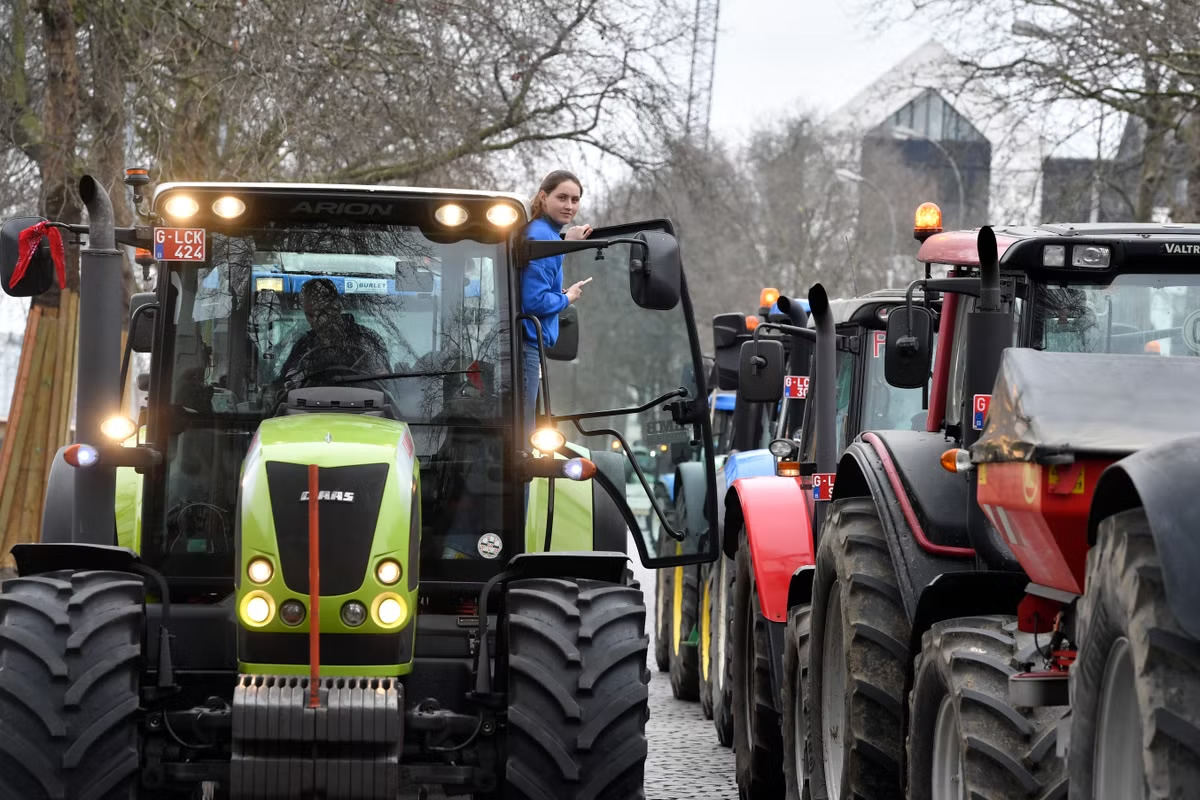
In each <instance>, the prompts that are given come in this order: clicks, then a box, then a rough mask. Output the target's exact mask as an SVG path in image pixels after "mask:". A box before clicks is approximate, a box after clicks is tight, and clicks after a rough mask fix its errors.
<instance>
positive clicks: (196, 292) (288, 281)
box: [171, 226, 507, 424]
mask: <svg viewBox="0 0 1200 800" xmlns="http://www.w3.org/2000/svg"><path fill="white" fill-rule="evenodd" d="M501 247H502V246H501V245H498V244H482V243H479V242H475V241H471V240H464V241H459V242H455V243H453V244H440V243H436V242H433V241H430V240H429V239H427V238H425V236H424V235H422V233H421V232H420V230H419V229H417V228H415V227H408V226H391V227H375V228H370V229H363V228H355V229H350V228H335V227H329V228H305V229H295V228H289V229H286V230H267V229H263V230H248V231H243V232H241V233H240V235H237V236H231V235H225V234H221V233H212V234H210V244H209V249H210V253H211V257H210V260H209V261H208V262H207V263H205V264H201V265H198V266H195V265H184V266H181V267H180V268H179V269H178V270H176V271H175V272H173V273H172V275H171V282H172V285H173V287H174V288H175V290H176V293H175V302H174V306H175V307H174V315H173V316H174V321H175V325H176V331H175V358H174V374H173V380H172V391H173V399H174V402H175V403H176V404H177V405H180V406H182V407H184V408H186V409H187V410H189V411H192V412H197V413H212V414H218V415H232V414H236V415H239V416H243V417H245V416H257V417H267V416H271V415H272V414H273V413H274V412H275V411H276V409H277V407H278V405H279V403H281V402H283V401H284V400H285V399H286V392H287V390H288V389H291V388H299V387H309V386H335V385H342V384H341V381H344V380H345V379H347V378H349V377H352V376H355V375H371V374H382V373H405V374H411V375H413V376H414V377H406V378H399V377H398V378H389V379H380V380H376V381H371V382H369V383H355V384H354V385H356V386H360V387H363V388H370V389H376V390H379V391H383V392H384V393H385V395H386V400H387V401H388V402H389V403H390V404H392V405H393V406H394V409H395V414H396V416H397V418H399V419H403V420H405V421H408V422H412V423H418V424H419V423H430V422H433V421H435V420H437V419H438V418H439V416H440V415H443V414H444V413H447V412H450V411H451V410H453V411H454V413H455V415H456V416H463V415H466V416H468V417H471V418H474V419H477V420H498V419H499V418H500V417H501V416H502V413H503V408H502V406H501V404H500V402H499V400H500V391H499V389H500V379H501V376H502V373H503V370H501V369H500V365H501V364H502V363H506V362H505V360H504V359H503V358H502V352H501V351H502V349H503V350H505V351H506V350H507V343H506V342H505V343H504V344H502V340H504V339H505V337H504V336H502V335H501V326H500V320H501V319H503V318H504V317H503V315H502V313H501V310H500V304H501V297H502V296H503V292H502V291H500V289H501V288H502V287H503V285H504V279H503V271H502V269H501V268H500V266H501V264H502V253H503V251H502V249H501ZM463 398H469V399H471V400H473V401H475V402H471V403H466V402H462V403H457V407H455V408H453V409H452V408H451V406H453V405H455V402H454V401H456V400H459V399H463Z"/></svg>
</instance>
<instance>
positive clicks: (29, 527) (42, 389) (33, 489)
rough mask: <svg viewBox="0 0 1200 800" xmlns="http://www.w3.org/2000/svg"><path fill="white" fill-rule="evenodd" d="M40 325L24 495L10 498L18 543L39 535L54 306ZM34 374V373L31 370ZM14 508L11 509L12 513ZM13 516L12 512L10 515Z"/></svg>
mask: <svg viewBox="0 0 1200 800" xmlns="http://www.w3.org/2000/svg"><path fill="white" fill-rule="evenodd" d="M51 320H52V321H53V324H50V325H46V324H44V323H46V322H47V321H51ZM42 322H43V324H42V325H40V326H38V340H39V341H38V348H39V349H40V350H41V373H40V374H41V376H42V379H41V380H40V381H30V382H29V383H30V389H31V390H33V393H32V398H31V399H32V401H33V405H32V406H31V407H30V409H31V410H32V411H34V413H33V414H32V415H31V416H32V417H33V418H32V419H31V420H30V422H31V425H30V429H29V443H30V445H31V446H30V447H29V448H27V453H26V456H25V459H24V463H23V464H22V466H23V469H22V474H21V475H20V480H21V482H22V486H21V487H18V491H21V489H22V488H23V489H24V495H23V496H22V495H21V494H18V495H17V496H16V497H15V498H14V500H18V499H19V500H20V501H21V503H20V508H19V512H20V516H19V517H18V518H17V519H18V523H17V537H18V541H21V542H36V541H37V540H38V539H40V538H41V532H42V506H43V505H45V501H46V481H45V474H46V462H47V461H48V460H49V456H48V455H47V454H46V435H47V434H46V432H47V431H48V430H49V429H50V414H49V413H48V412H49V407H50V399H51V397H52V395H53V393H54V384H55V382H56V381H55V377H56V376H55V374H54V372H53V369H54V356H55V347H56V344H57V342H58V339H59V338H60V334H61V330H60V324H61V319H60V318H59V314H58V310H57V309H48V313H47V314H46V316H45V317H43V319H42ZM35 374H37V373H35ZM17 510H18V509H14V512H15V511H17ZM14 516H15V515H14Z"/></svg>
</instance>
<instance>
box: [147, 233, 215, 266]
mask: <svg viewBox="0 0 1200 800" xmlns="http://www.w3.org/2000/svg"><path fill="white" fill-rule="evenodd" d="M204 241H205V236H204V228H155V229H154V258H155V260H156V261H203V260H204Z"/></svg>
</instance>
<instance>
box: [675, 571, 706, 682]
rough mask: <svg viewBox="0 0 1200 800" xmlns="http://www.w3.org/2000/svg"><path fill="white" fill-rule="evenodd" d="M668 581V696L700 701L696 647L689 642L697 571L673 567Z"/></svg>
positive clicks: (696, 588) (693, 625) (695, 614)
mask: <svg viewBox="0 0 1200 800" xmlns="http://www.w3.org/2000/svg"><path fill="white" fill-rule="evenodd" d="M672 571H673V572H674V573H675V574H674V575H673V576H672V578H671V598H670V599H671V610H670V619H668V620H667V622H668V624H669V625H670V630H671V650H670V653H669V655H670V657H671V669H670V675H671V694H673V695H674V696H675V699H676V700H684V701H687V702H693V703H694V702H695V701H697V700H699V699H700V648H699V647H698V646H697V645H696V644H695V643H693V642H692V641H691V638H692V632H693V631H694V630H696V621H697V617H698V614H697V613H696V612H697V611H698V609H697V605H698V602H697V597H698V595H699V591H698V586H697V584H698V583H699V572H700V568H699V567H698V566H696V565H691V566H687V567H675V569H674V570H672Z"/></svg>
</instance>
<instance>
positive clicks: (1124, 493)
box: [1088, 436, 1200, 638]
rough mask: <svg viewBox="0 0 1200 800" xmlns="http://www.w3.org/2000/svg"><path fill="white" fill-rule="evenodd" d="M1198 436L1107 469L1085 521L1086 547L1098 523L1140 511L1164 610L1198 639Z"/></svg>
mask: <svg viewBox="0 0 1200 800" xmlns="http://www.w3.org/2000/svg"><path fill="white" fill-rule="evenodd" d="M1197 480H1200V436H1188V437H1185V438H1180V439H1177V440H1175V441H1173V442H1169V443H1167V444H1163V445H1158V446H1156V447H1150V448H1147V449H1145V450H1141V451H1139V452H1137V453H1134V454H1133V455H1129V456H1126V457H1125V458H1123V459H1121V460H1120V461H1117V462H1116V463H1114V464H1111V465H1110V466H1109V467H1108V469H1106V470H1105V471H1104V473H1103V474H1102V475H1101V476H1100V480H1099V481H1098V482H1097V483H1096V491H1095V493H1094V494H1093V495H1092V498H1093V499H1092V508H1091V513H1090V514H1089V517H1088V544H1089V545H1094V544H1095V543H1096V530H1097V528H1098V527H1099V525H1100V522H1101V520H1103V519H1105V518H1106V517H1110V516H1112V515H1113V514H1116V513H1118V512H1120V511H1125V510H1127V509H1130V508H1136V507H1138V506H1141V507H1142V508H1144V509H1145V511H1146V519H1147V521H1148V522H1149V523H1150V534H1151V536H1153V537H1154V546H1155V547H1156V548H1157V549H1158V557H1159V561H1160V563H1161V564H1162V576H1163V589H1164V591H1165V592H1166V595H1167V607H1168V608H1170V609H1171V613H1172V614H1174V615H1175V619H1176V620H1177V621H1178V622H1179V625H1180V627H1181V628H1183V630H1184V631H1185V632H1186V633H1187V634H1188V635H1189V636H1192V637H1193V638H1200V582H1198V581H1197V580H1196V573H1197V571H1200V537H1197V536H1196V530H1195V525H1196V520H1197V519H1200V492H1197V491H1196V482H1197Z"/></svg>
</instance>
